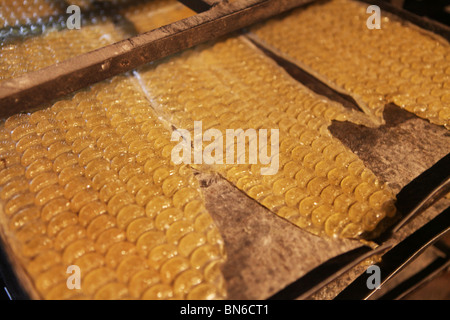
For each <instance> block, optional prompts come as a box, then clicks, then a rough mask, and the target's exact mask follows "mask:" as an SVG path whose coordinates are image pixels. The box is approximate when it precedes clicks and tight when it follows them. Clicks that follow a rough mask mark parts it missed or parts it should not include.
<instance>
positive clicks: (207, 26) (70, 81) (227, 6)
mask: <svg viewBox="0 0 450 320" xmlns="http://www.w3.org/2000/svg"><path fill="white" fill-rule="evenodd" d="M180 2H182V3H183V4H185V5H187V6H189V7H190V8H191V9H193V10H195V11H196V12H197V13H198V14H197V15H195V16H192V17H190V18H187V19H184V20H182V21H178V22H175V23H172V24H170V25H167V26H164V27H161V28H158V29H156V30H152V31H149V32H146V33H144V34H140V35H138V36H135V37H132V38H130V39H126V40H123V41H120V42H118V43H114V44H112V45H109V46H106V47H103V48H101V49H98V50H96V51H93V52H89V53H86V54H83V55H80V56H77V57H74V58H71V59H69V60H66V61H63V62H61V63H58V64H55V65H52V66H49V67H47V68H44V69H41V70H38V71H34V72H29V73H26V74H24V75H22V76H19V77H17V78H14V79H11V80H6V81H3V82H1V83H0V114H1V116H2V117H6V116H9V115H12V114H15V113H18V112H26V111H29V110H31V109H33V108H36V107H39V106H40V105H43V104H45V103H48V102H50V101H52V100H54V99H57V98H60V97H62V96H64V95H67V94H69V93H72V92H75V91H77V90H79V89H82V88H84V87H87V86H89V85H91V84H94V83H97V82H99V81H101V80H104V79H108V78H110V77H112V76H114V75H117V74H121V73H124V72H127V71H130V70H133V69H135V68H137V67H138V66H141V65H143V64H146V63H149V62H151V61H155V60H157V59H161V58H163V57H167V56H169V55H171V54H173V53H176V52H179V51H181V50H183V49H187V48H191V47H193V46H195V45H198V44H200V43H203V42H205V41H208V40H212V39H216V38H219V37H221V36H224V35H226V34H229V33H230V32H233V31H237V30H242V29H243V28H245V27H247V26H250V25H252V24H254V23H256V22H259V21H262V20H264V19H267V18H269V17H271V16H274V15H277V14H281V13H283V12H286V11H288V10H291V9H293V8H296V7H299V6H306V5H308V4H311V3H313V2H315V1H313V0H241V1H232V2H228V1H218V0H196V1H185V0H180ZM364 2H366V1H364ZM370 3H371V4H377V5H379V6H380V7H381V8H383V9H384V10H386V11H388V12H390V13H392V14H394V15H396V16H397V17H399V18H401V19H404V20H407V21H409V22H412V23H414V24H416V25H418V26H420V27H422V28H424V29H427V30H429V31H431V32H434V33H436V34H438V35H440V36H442V37H444V38H446V39H447V40H449V39H450V29H449V28H448V27H446V26H443V25H441V24H438V23H435V22H433V21H430V20H427V19H422V18H420V17H418V16H415V15H413V14H411V13H408V12H406V11H404V10H402V9H399V8H397V7H394V6H392V5H389V4H386V3H385V2H383V1H370ZM105 10H106V11H105ZM109 10H114V8H109ZM96 13H101V14H108V10H107V8H106V9H105V8H101V10H100V11H96V10H94V9H93V11H92V12H91V14H96ZM50 21H51V22H52V21H53V22H54V21H59V20H58V19H56V18H52V19H50ZM250 39H251V37H250ZM256 45H258V43H256ZM260 49H261V50H263V51H265V53H266V54H267V56H269V57H271V58H272V59H274V60H275V61H276V62H277V63H278V64H279V65H280V66H281V67H283V68H284V69H285V70H286V71H288V72H289V73H290V74H291V76H293V77H294V78H296V79H297V80H299V81H301V82H302V83H304V84H305V85H307V86H309V87H310V88H313V90H314V91H316V92H318V93H320V94H324V95H326V96H329V97H330V96H331V97H333V98H334V100H338V101H343V104H347V105H349V106H350V107H352V106H353V107H355V106H354V103H353V102H352V101H351V100H352V99H351V98H349V97H346V96H343V95H342V94H338V93H336V92H332V90H331V89H330V88H328V87H327V86H326V85H324V84H323V83H320V81H318V80H317V79H315V78H314V77H313V76H311V75H309V74H308V73H306V72H305V71H303V70H301V69H300V70H299V69H298V67H296V66H293V65H291V64H289V62H287V61H285V60H283V59H282V58H280V57H277V56H276V54H275V53H273V52H270V50H268V49H267V48H263V47H260ZM449 168H450V155H447V156H446V157H444V158H442V159H441V160H440V161H439V162H438V163H436V164H435V165H433V166H432V167H430V168H429V170H427V171H426V172H424V173H423V174H422V175H420V176H419V177H418V178H417V179H415V180H414V181H412V182H411V183H410V184H408V185H407V186H405V187H404V188H403V189H402V191H401V192H400V193H399V194H398V202H397V208H398V209H399V210H400V211H401V212H402V213H403V214H404V217H405V218H404V219H403V220H401V221H400V222H399V223H398V224H397V225H396V226H394V228H393V229H392V230H389V231H388V232H387V233H385V234H383V236H382V237H379V238H378V239H377V240H376V241H375V242H377V243H378V244H379V247H377V248H376V249H372V248H370V247H368V246H362V245H361V246H358V247H356V248H355V249H353V250H349V251H347V252H343V253H341V254H340V255H336V256H335V257H333V258H331V259H328V260H327V261H325V262H324V263H322V264H321V265H319V266H317V267H316V268H315V269H313V270H311V271H310V272H308V273H307V274H304V275H301V277H300V278H298V279H297V280H296V281H294V282H293V283H292V284H290V285H288V286H287V287H286V288H284V289H281V290H280V291H279V292H277V293H275V294H274V295H273V296H272V297H270V298H271V299H299V298H300V299H302V298H303V299H306V298H308V297H310V296H311V295H312V294H314V293H315V292H317V291H319V290H320V289H322V288H323V287H325V286H326V285H327V284H329V283H330V282H332V281H334V280H335V279H337V278H339V276H341V275H343V274H344V273H345V272H347V271H349V270H351V269H352V268H354V267H355V266H356V265H357V264H358V263H359V262H361V261H363V260H364V259H366V258H368V257H371V256H374V255H378V254H382V253H384V252H386V253H385V254H384V255H383V262H382V263H381V264H380V267H381V268H382V270H383V271H382V274H383V282H384V283H385V282H388V281H389V280H390V279H392V278H393V277H394V276H395V275H396V274H398V273H399V272H400V271H401V270H402V269H403V268H404V267H405V266H406V265H407V264H408V263H409V262H411V261H412V260H414V259H415V258H417V257H418V256H419V255H420V253H422V252H423V251H424V250H425V249H426V248H429V247H430V246H433V245H436V246H437V247H440V248H441V251H442V252H445V255H444V256H443V257H441V258H440V259H437V260H436V261H434V262H433V263H432V264H430V265H429V266H428V267H426V268H425V269H424V270H422V271H421V272H419V273H418V274H416V275H415V276H413V277H412V278H410V280H407V281H406V282H403V283H402V284H401V285H400V286H398V287H397V288H396V289H394V290H393V291H391V292H389V293H387V294H386V295H384V296H383V297H381V298H398V297H401V296H402V295H404V294H405V292H409V291H410V290H411V289H412V288H414V287H417V286H418V285H419V284H420V283H422V282H423V281H426V280H428V279H429V278H430V276H432V275H435V274H437V272H438V271H442V270H445V269H446V268H447V267H448V266H449V265H450V263H449V261H450V255H449V251H448V248H445V247H444V246H443V245H442V244H440V243H439V239H440V238H441V237H442V236H443V235H445V234H446V233H447V232H448V231H449V230H450V209H446V210H443V211H442V212H441V213H440V214H439V215H437V216H436V217H434V218H433V219H432V220H431V221H430V222H429V223H428V224H426V225H424V226H421V227H420V228H417V229H415V230H412V231H411V232H410V233H409V234H408V235H407V236H405V237H403V239H400V240H398V239H396V240H395V241H392V236H393V234H395V233H396V232H397V231H398V230H399V229H400V228H401V227H403V226H405V225H407V223H408V222H409V221H410V220H411V219H412V218H413V217H415V216H417V215H420V214H422V213H423V212H424V211H425V210H426V209H427V208H429V207H431V206H432V205H433V204H434V203H436V202H437V201H438V200H440V199H442V197H443V196H444V195H445V194H448V193H449V192H450V169H449ZM3 255H4V256H3V257H1V258H2V259H1V260H2V261H6V260H7V259H6V257H5V254H4V253H3ZM0 267H1V269H2V270H3V272H2V273H1V274H0V278H1V276H2V277H3V279H5V280H6V281H5V282H6V287H8V293H7V295H6V296H5V295H4V297H5V298H18V299H24V298H26V293H25V292H24V291H23V290H22V289H21V288H20V284H19V283H18V281H17V280H16V279H14V272H13V270H11V268H10V266H8V265H7V264H4V265H2V266H0ZM365 279H366V277H365V276H364V275H361V276H360V277H359V278H357V279H356V280H355V282H353V283H352V284H350V285H349V286H348V287H347V288H346V289H344V290H343V291H342V292H341V293H340V294H339V295H338V296H337V298H338V299H369V298H370V297H371V296H372V295H373V294H374V291H373V290H372V291H371V290H368V289H367V287H366V285H365ZM3 286H4V285H3V284H2V283H0V287H3Z"/></svg>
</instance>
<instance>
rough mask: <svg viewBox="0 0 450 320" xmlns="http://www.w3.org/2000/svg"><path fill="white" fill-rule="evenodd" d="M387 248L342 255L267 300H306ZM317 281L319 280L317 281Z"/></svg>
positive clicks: (381, 247) (358, 250)
mask: <svg viewBox="0 0 450 320" xmlns="http://www.w3.org/2000/svg"><path fill="white" fill-rule="evenodd" d="M389 248H390V245H383V246H380V247H378V248H376V249H372V248H370V247H366V246H363V247H359V248H356V249H354V250H351V251H349V252H346V253H343V254H341V255H339V256H337V257H335V258H333V259H330V260H328V261H327V262H325V263H323V264H321V265H320V266H319V267H317V268H315V269H313V270H312V271H310V272H309V273H308V274H306V275H305V276H303V277H301V278H299V279H298V280H296V281H294V282H293V283H291V284H290V285H288V286H287V287H285V288H284V289H283V290H281V291H279V292H277V293H276V294H274V295H273V296H272V297H270V298H269V299H268V300H294V299H298V300H302V299H307V298H308V297H310V296H311V295H313V294H314V293H316V292H317V291H319V290H320V289H321V288H323V287H325V286H326V285H327V284H329V283H330V282H332V281H333V280H335V279H337V278H338V277H339V276H341V275H342V274H344V273H345V272H347V271H348V270H350V269H351V268H353V267H355V266H356V265H357V264H358V263H360V262H362V261H364V260H365V259H367V258H369V257H372V256H374V255H376V254H381V253H382V252H384V251H386V250H387V249H389ZM318 279H320V280H319V281H318Z"/></svg>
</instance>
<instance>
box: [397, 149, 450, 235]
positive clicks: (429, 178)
mask: <svg viewBox="0 0 450 320" xmlns="http://www.w3.org/2000/svg"><path fill="white" fill-rule="evenodd" d="M449 192H450V154H447V155H446V156H445V157H444V158H443V159H441V160H439V161H438V162H437V163H436V164H435V165H433V166H432V167H431V168H430V169H428V170H426V171H425V172H423V173H422V174H421V175H419V176H418V177H417V178H416V179H414V180H413V181H411V182H410V183H409V184H408V185H407V186H405V187H404V188H403V189H402V190H401V191H400V192H399V193H398V195H397V202H396V207H397V209H398V210H399V211H400V212H401V213H403V214H406V216H405V217H403V219H402V220H401V221H399V222H398V223H397V224H396V226H395V227H394V228H393V230H392V232H393V233H396V232H397V231H398V230H400V229H401V228H402V227H403V226H404V225H405V224H407V223H408V222H409V221H410V220H411V219H413V218H414V217H416V216H417V215H418V214H420V213H421V212H423V211H424V210H426V209H427V208H428V207H430V206H431V205H432V204H433V203H434V202H436V201H437V200H439V199H440V198H442V197H443V196H445V195H446V194H447V193H449Z"/></svg>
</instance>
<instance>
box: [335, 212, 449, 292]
mask: <svg viewBox="0 0 450 320" xmlns="http://www.w3.org/2000/svg"><path fill="white" fill-rule="evenodd" d="M448 231H450V208H447V209H446V210H445V211H443V212H442V213H441V214H439V215H438V216H437V217H436V218H434V219H433V220H432V221H430V222H428V223H427V224H426V225H425V226H423V227H422V228H420V229H419V230H417V231H416V232H414V233H413V234H412V235H410V236H409V237H407V238H406V239H405V240H403V241H402V242H400V243H399V244H398V245H396V246H395V247H394V248H393V249H391V250H389V251H388V252H387V253H386V254H384V255H383V260H382V261H381V262H380V263H379V264H378V266H379V267H380V271H381V286H383V285H384V284H385V283H387V282H388V281H389V280H390V279H392V278H393V277H394V276H395V275H396V274H397V273H399V272H400V271H401V270H402V269H403V268H404V267H406V266H407V265H408V264H409V263H410V262H412V261H413V260H414V259H416V258H417V257H419V256H420V254H421V253H422V252H423V251H424V250H425V249H426V248H428V247H429V246H431V245H432V244H433V243H434V242H435V241H437V240H439V238H441V237H442V236H443V235H444V234H445V233H447V232H448ZM366 281H367V275H365V274H363V275H361V276H359V277H358V278H357V279H356V280H355V281H353V282H352V283H351V284H350V285H349V286H348V287H347V288H345V289H344V290H343V291H342V292H341V293H339V295H338V296H337V297H336V300H361V299H364V300H367V299H369V298H370V297H371V296H372V295H373V294H374V293H375V291H376V289H369V288H368V287H367V285H366Z"/></svg>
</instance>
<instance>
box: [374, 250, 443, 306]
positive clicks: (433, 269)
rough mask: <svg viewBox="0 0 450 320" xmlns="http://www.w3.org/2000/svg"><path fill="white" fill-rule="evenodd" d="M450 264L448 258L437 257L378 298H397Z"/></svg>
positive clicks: (430, 278)
mask: <svg viewBox="0 0 450 320" xmlns="http://www.w3.org/2000/svg"><path fill="white" fill-rule="evenodd" d="M449 266H450V258H449V257H447V258H437V259H436V260H434V261H433V262H432V263H430V264H429V265H428V266H427V267H425V268H424V269H422V270H421V271H419V272H417V273H416V274H414V275H413V276H411V277H410V278H408V279H406V280H405V281H403V282H402V283H400V284H399V285H397V286H396V287H395V288H393V289H392V290H390V291H389V292H387V293H385V294H384V295H383V296H381V297H380V298H378V300H399V299H401V298H403V297H405V296H406V295H408V294H409V293H411V292H413V291H414V290H415V289H417V288H419V287H420V286H421V285H423V284H425V283H426V282H428V281H430V280H432V279H433V278H435V277H436V276H437V275H439V274H440V273H441V272H442V271H444V270H445V269H447V268H448V267H449Z"/></svg>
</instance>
